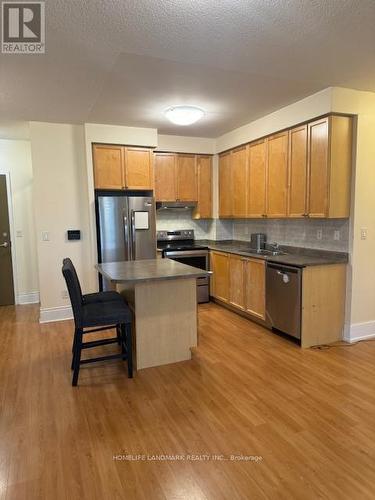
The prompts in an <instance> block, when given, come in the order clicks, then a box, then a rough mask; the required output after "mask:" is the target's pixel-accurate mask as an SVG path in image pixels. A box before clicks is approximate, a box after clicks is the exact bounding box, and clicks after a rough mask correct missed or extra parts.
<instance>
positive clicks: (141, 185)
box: [125, 147, 154, 190]
mask: <svg viewBox="0 0 375 500" xmlns="http://www.w3.org/2000/svg"><path fill="white" fill-rule="evenodd" d="M125 187H126V188H127V189H145V190H150V189H153V187H154V172H153V162H152V152H151V151H150V150H149V149H143V148H133V147H125Z"/></svg>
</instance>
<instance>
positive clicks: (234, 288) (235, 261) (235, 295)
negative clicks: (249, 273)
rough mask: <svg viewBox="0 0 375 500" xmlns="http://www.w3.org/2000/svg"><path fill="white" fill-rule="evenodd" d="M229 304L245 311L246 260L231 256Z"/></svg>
mask: <svg viewBox="0 0 375 500" xmlns="http://www.w3.org/2000/svg"><path fill="white" fill-rule="evenodd" d="M229 303H230V304H231V305H232V306H235V307H238V308H239V309H242V310H243V309H245V293H244V258H243V257H240V256H239V255H231V254H230V255H229Z"/></svg>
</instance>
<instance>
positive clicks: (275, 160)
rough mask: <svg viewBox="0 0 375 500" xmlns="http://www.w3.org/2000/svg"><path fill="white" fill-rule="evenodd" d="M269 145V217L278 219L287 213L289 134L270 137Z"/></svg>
mask: <svg viewBox="0 0 375 500" xmlns="http://www.w3.org/2000/svg"><path fill="white" fill-rule="evenodd" d="M267 144H268V155H267V156H268V162H267V163H268V166H267V217H272V218H275V219H276V218H282V217H286V213H287V184H288V132H282V133H281V134H277V135H274V136H272V137H269V139H268V140H267Z"/></svg>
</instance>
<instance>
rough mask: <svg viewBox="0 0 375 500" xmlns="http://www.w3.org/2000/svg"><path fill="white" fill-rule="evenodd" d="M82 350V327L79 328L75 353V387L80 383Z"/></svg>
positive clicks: (73, 384)
mask: <svg viewBox="0 0 375 500" xmlns="http://www.w3.org/2000/svg"><path fill="white" fill-rule="evenodd" d="M81 350H82V329H81V328H77V334H76V341H75V348H74V355H73V370H74V371H73V379H72V386H73V387H75V386H76V385H77V384H78V375H79V368H80V364H81Z"/></svg>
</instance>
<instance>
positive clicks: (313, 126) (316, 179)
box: [308, 118, 329, 217]
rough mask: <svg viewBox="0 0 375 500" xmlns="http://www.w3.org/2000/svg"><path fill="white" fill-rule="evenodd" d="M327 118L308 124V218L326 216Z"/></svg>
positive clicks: (327, 179)
mask: <svg viewBox="0 0 375 500" xmlns="http://www.w3.org/2000/svg"><path fill="white" fill-rule="evenodd" d="M328 133H329V129H328V118H323V119H322V120H317V121H316V122H312V123H309V124H308V139H309V140H308V167H309V192H308V207H309V216H310V217H326V216H327V214H328V183H329V175H328V162H329V155H328V150H329V147H328V143H329V140H328Z"/></svg>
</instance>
